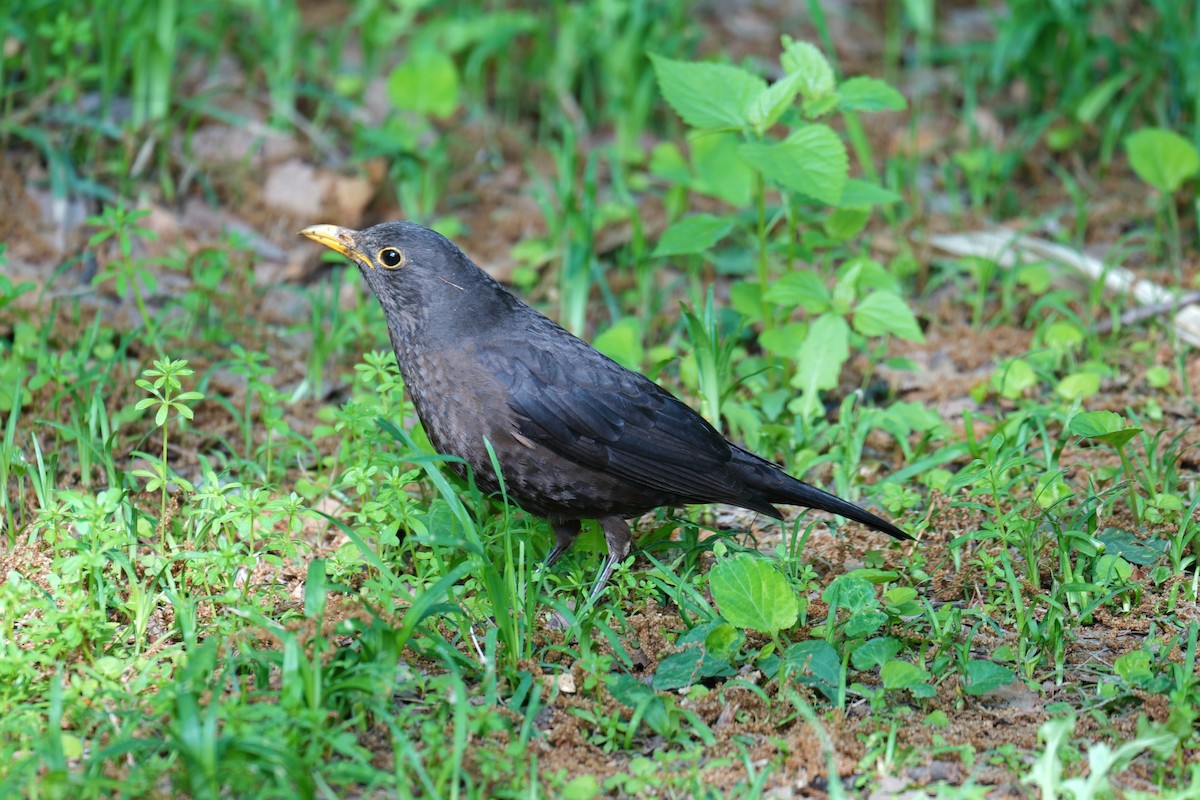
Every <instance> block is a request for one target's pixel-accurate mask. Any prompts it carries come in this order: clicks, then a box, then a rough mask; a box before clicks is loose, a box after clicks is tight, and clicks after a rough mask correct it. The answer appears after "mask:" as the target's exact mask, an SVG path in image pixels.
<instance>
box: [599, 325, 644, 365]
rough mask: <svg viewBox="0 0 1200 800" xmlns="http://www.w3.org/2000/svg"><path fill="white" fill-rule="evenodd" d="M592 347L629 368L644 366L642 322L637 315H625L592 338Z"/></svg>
mask: <svg viewBox="0 0 1200 800" xmlns="http://www.w3.org/2000/svg"><path fill="white" fill-rule="evenodd" d="M592 347H595V348H596V349H597V350H599V351H600V352H601V353H604V355H606V356H608V357H609V358H611V359H612V360H613V361H616V362H617V363H618V364H620V365H621V366H623V367H625V368H627V369H633V370H638V369H641V368H642V359H643V358H645V355H646V351H645V348H644V347H643V346H642V323H641V320H639V319H637V318H636V317H623V318H621V319H619V320H617V321H616V322H615V323H613V325H612V327H610V328H607V329H606V330H604V331H603V332H602V333H601V334H600V335H599V336H597V337H596V338H595V339H593V340H592Z"/></svg>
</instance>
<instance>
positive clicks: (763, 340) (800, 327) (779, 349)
mask: <svg viewBox="0 0 1200 800" xmlns="http://www.w3.org/2000/svg"><path fill="white" fill-rule="evenodd" d="M807 334H808V324H807V323H804V322H789V323H788V324H787V325H781V326H779V327H778V328H772V329H771V330H769V331H763V333H762V335H761V336H759V337H758V343H759V345H761V346H762V349H763V350H766V351H767V352H768V353H770V354H771V355H773V356H780V357H781V358H795V356H796V353H797V352H799V350H800V348H801V347H802V346H803V345H804V337H805V336H806V335H807Z"/></svg>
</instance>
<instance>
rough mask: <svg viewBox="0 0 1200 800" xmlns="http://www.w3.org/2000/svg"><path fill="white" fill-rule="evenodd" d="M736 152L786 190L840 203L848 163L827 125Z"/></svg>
mask: <svg viewBox="0 0 1200 800" xmlns="http://www.w3.org/2000/svg"><path fill="white" fill-rule="evenodd" d="M738 153H739V154H740V155H741V156H742V158H744V159H745V160H746V163H747V164H749V165H750V166H752V167H754V168H755V169H757V170H758V171H759V172H761V173H762V174H763V177H765V178H767V179H768V180H771V181H773V182H775V183H777V184H779V185H780V186H782V187H784V188H785V189H789V190H791V191H794V192H800V193H801V194H803V195H805V196H807V197H810V198H812V199H813V200H816V201H818V202H821V203H825V204H827V205H831V206H833V205H837V204H838V201H839V200H841V197H842V188H843V187H844V186H845V185H846V175H847V173H848V172H849V169H850V161H849V158H848V157H847V155H846V147H845V145H843V144H842V140H841V139H839V138H838V135H837V134H836V133H834V132H833V129H832V128H830V127H829V126H827V125H806V126H805V127H803V128H801V129H799V130H797V131H795V132H794V133H792V134H791V135H790V136H788V137H787V138H786V139H784V140H783V141H782V142H770V143H766V142H748V143H746V144H743V145H742V146H741V147H739V148H738Z"/></svg>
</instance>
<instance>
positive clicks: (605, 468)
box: [301, 222, 912, 598]
mask: <svg viewBox="0 0 1200 800" xmlns="http://www.w3.org/2000/svg"><path fill="white" fill-rule="evenodd" d="M301 233H302V234H303V235H304V236H307V237H308V238H310V239H313V240H314V241H317V242H320V243H321V244H323V245H325V246H326V247H329V248H332V249H333V250H336V251H337V252H339V253H341V254H342V255H344V256H346V257H348V258H350V259H351V260H352V261H354V263H356V264H357V265H358V268H359V271H360V272H362V275H363V278H364V279H365V280H366V282H367V285H368V286H370V287H371V291H372V292H374V293H375V296H376V297H377V298H379V303H380V305H382V306H383V313H384V316H385V317H386V319H387V325H388V331H389V333H390V334H391V339H392V347H393V348H395V351H396V360H397V362H398V363H399V366H400V372H401V374H402V375H403V376H404V382H405V385H406V386H407V387H408V391H409V393H410V394H411V396H412V401H413V405H414V406H415V407H416V410H417V416H419V417H420V418H421V423H422V424H423V425H424V427H425V432H426V433H427V434H428V436H429V440H430V442H432V443H433V446H434V447H436V448H437V449H438V451H439V452H441V453H445V454H448V455H454V456H458V457H459V458H461V459H462V460H463V461H464V462H466V464H467V465H469V466H470V468H471V469H472V470H474V472H475V478H476V481H477V482H478V484H479V485H480V486H481V487H482V488H484V489H485V490H486V491H489V492H495V491H498V490H499V488H500V485H499V483H498V482H497V480H496V476H495V474H494V473H493V471H492V462H491V458H490V457H489V455H488V451H487V448H486V446H485V445H484V440H485V439H486V440H487V441H489V442H491V445H492V448H493V449H494V450H495V453H496V457H497V460H498V462H499V464H500V467H501V472H502V473H503V477H504V485H505V489H506V491H507V492H508V496H509V497H510V498H511V499H513V500H514V501H516V503H518V504H519V505H520V506H521V507H522V508H524V509H525V510H527V511H529V512H531V513H533V514H537V515H538V516H542V517H545V518H547V519H548V520H549V521H550V524H551V525H552V526H553V528H554V540H555V541H554V549H553V550H551V551H550V554H549V556H548V557H547V558H546V564H547V566H549V565H550V564H553V563H554V562H555V561H556V560H557V559H558V558H559V556H561V555H562V554H563V553H565V552H566V551H567V550H568V549H569V548H570V547H571V544H572V543H573V542H574V541H575V538H576V537H577V536H578V535H579V530H580V522H581V520H585V519H595V520H597V521H599V523H600V526H601V528H603V530H604V539H605V541H606V543H607V545H608V557H607V558H606V559H605V561H604V567H603V568H602V569H601V571H600V575H599V577H598V578H597V579H596V584H595V586H594V587H593V588H592V597H593V598H594V597H596V595H598V594H599V593H600V591H601V590H602V589H603V588H604V584H605V583H606V582H607V581H608V578H609V576H610V575H611V574H612V571H613V568H614V567H615V566H616V565H617V564H619V563H621V562H622V561H623V560H624V559H625V557H626V556H627V555H628V554H629V544H630V538H631V537H630V532H629V524H628V523H627V522H626V521H625V518H627V517H633V516H637V515H639V514H642V513H645V512H646V511H649V510H651V509H653V508H658V507H659V506H677V505H686V504H690V503H729V504H730V505H735V506H741V507H742V508H748V509H751V510H754V511H759V512H761V513H763V514H768V515H770V516H772V517H775V518H776V519H782V518H783V515H782V514H780V513H779V510H778V509H776V508H775V504H776V503H780V504H787V505H799V506H808V507H810V508H818V509H821V510H822V511H828V512H831V513H834V514H840V515H841V516H843V517H849V518H850V519H853V520H856V521H858V522H861V523H863V524H864V525H868V526H870V527H872V528H874V529H876V530H878V531H882V532H884V533H886V534H889V535H890V536H894V537H896V538H897V539H911V538H912V537H911V536H909V535H908V534H907V533H905V532H904V531H902V530H901V529H900V528H897V527H896V526H895V525H893V524H891V523H890V522H888V521H887V520H884V519H881V518H880V517H877V516H875V515H874V514H872V513H870V512H868V511H864V510H863V509H861V508H859V507H858V506H856V505H854V504H853V503H849V502H846V501H845V500H842V499H841V498H839V497H835V496H834V495H831V494H829V493H827V492H823V491H821V490H820V489H817V488H814V487H812V486H809V485H808V484H807V483H803V482H801V481H798V480H796V479H795V478H793V477H791V476H790V475H788V474H787V473H786V472H784V471H783V470H782V469H780V468H779V467H777V466H776V465H775V464H772V463H771V462H769V461H767V460H765V459H763V458H760V457H758V456H756V455H754V454H753V453H751V452H749V451H747V450H744V449H742V448H741V447H738V446H737V445H735V444H733V443H731V442H729V441H728V440H726V439H725V437H724V436H722V435H721V434H720V433H719V432H718V431H717V430H716V429H715V428H713V427H712V426H711V425H709V424H708V422H707V421H705V419H704V418H703V417H701V416H700V415H699V414H697V413H696V412H695V411H693V410H692V409H691V408H689V407H688V406H686V405H684V404H683V403H682V402H681V401H680V400H679V399H678V398H676V397H675V396H674V395H672V394H671V393H670V392H668V391H667V390H666V389H663V388H662V387H661V386H659V385H658V384H656V383H654V382H653V381H651V380H650V379H649V378H647V377H645V376H644V375H640V374H638V373H636V372H632V371H630V370H628V369H625V368H624V367H622V366H621V365H620V364H618V363H616V362H615V361H613V360H612V359H610V358H608V357H606V356H604V355H602V354H601V353H600V352H599V351H598V350H595V349H594V348H592V346H591V345H589V344H587V343H586V342H584V341H582V340H581V339H578V338H576V337H574V336H572V335H571V334H570V333H568V332H567V331H565V330H563V329H562V328H560V327H559V326H558V325H556V324H554V323H553V322H551V321H550V320H549V319H548V318H546V317H544V316H542V315H541V314H539V313H538V312H537V311H534V310H533V309H532V308H530V307H529V306H527V305H525V304H524V303H522V302H521V301H520V300H518V299H517V298H515V297H513V296H512V295H511V294H509V293H508V292H507V291H505V290H504V288H503V287H502V286H500V284H499V283H497V282H496V281H495V280H493V279H492V277H491V276H489V275H488V274H487V273H485V272H484V271H483V270H481V269H480V268H479V267H477V266H476V265H475V264H474V262H472V261H471V259H469V258H467V256H465V255H464V254H463V252H462V251H461V250H459V249H458V247H456V246H455V245H454V243H453V242H451V241H449V240H448V239H446V238H445V237H444V236H442V235H440V234H438V233H435V232H433V231H431V230H429V229H427V228H423V227H421V226H420V225H415V224H413V223H409V222H388V223H385V224H382V225H376V226H375V227H373V228H368V229H367V230H364V231H353V230H348V229H346V228H339V227H336V226H334V225H314V226H313V227H311V228H305V229H304V230H303V231H301ZM455 466H456V469H458V471H459V472H460V473H462V472H463V468H462V465H461V464H456V465H455Z"/></svg>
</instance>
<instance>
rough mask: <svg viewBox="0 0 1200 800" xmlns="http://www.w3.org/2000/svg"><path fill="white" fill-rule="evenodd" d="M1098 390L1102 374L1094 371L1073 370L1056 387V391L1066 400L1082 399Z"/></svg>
mask: <svg viewBox="0 0 1200 800" xmlns="http://www.w3.org/2000/svg"><path fill="white" fill-rule="evenodd" d="M1098 391H1100V376H1099V375H1097V374H1096V373H1094V372H1073V373H1071V374H1070V375H1068V376H1067V377H1065V378H1063V379H1062V380H1061V381H1059V382H1058V385H1057V386H1055V387H1054V393H1055V394H1057V395H1058V396H1059V397H1061V398H1062V399H1064V400H1082V399H1084V398H1086V397H1091V396H1092V395H1094V394H1095V393H1096V392H1098Z"/></svg>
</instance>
